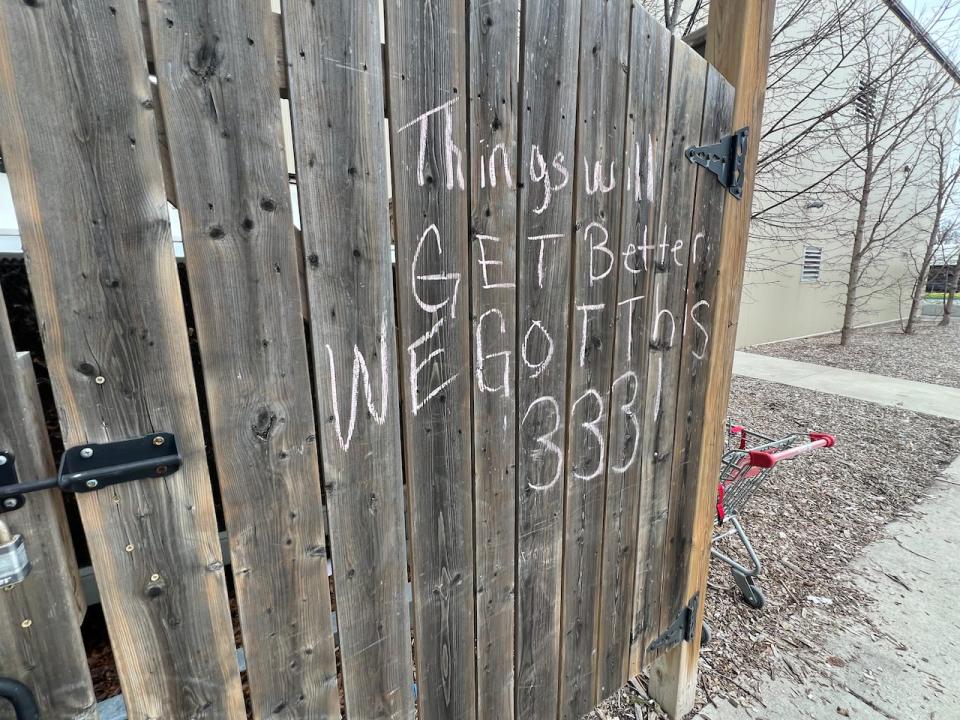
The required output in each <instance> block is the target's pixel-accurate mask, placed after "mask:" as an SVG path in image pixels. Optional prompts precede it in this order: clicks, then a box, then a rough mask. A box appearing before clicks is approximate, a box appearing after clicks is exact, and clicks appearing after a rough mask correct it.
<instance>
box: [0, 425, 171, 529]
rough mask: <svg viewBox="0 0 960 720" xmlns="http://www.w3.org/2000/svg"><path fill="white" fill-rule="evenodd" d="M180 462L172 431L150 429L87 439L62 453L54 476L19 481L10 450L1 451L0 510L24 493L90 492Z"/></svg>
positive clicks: (163, 472) (166, 471)
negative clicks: (111, 437)
mask: <svg viewBox="0 0 960 720" xmlns="http://www.w3.org/2000/svg"><path fill="white" fill-rule="evenodd" d="M182 464H183V458H181V457H180V451H179V450H178V448H177V439H176V437H174V435H173V433H167V432H160V433H150V434H149V435H144V436H143V437H139V438H133V439H130V440H118V441H117V442H110V443H88V444H86V445H79V446H77V447H72V448H70V449H69V450H67V451H66V452H65V453H64V454H63V458H62V460H61V461H60V472H59V473H58V475H57V477H55V478H46V479H44V480H37V481H35V482H29V483H21V482H19V478H18V477H17V470H16V458H15V457H14V456H13V453H10V452H6V451H3V452H0V513H5V512H10V511H11V510H18V509H19V508H21V507H23V504H24V502H26V497H25V495H26V494H27V493H31V492H38V491H40V490H51V489H53V488H59V489H60V490H61V491H63V492H77V493H84V492H93V491H96V490H102V489H104V488H107V487H110V486H111V485H119V484H120V483H126V482H130V481H132V480H143V479H145V478H158V477H166V476H167V475H172V474H173V473H175V472H176V471H177V470H179V469H180V466H181V465H182Z"/></svg>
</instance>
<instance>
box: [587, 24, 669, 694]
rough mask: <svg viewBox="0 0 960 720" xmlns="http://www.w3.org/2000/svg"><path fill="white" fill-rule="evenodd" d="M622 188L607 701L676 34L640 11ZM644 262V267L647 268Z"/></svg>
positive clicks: (602, 636) (626, 607)
mask: <svg viewBox="0 0 960 720" xmlns="http://www.w3.org/2000/svg"><path fill="white" fill-rule="evenodd" d="M631 37H632V40H631V50H630V78H629V82H630V86H629V98H628V101H627V107H628V114H627V139H626V143H625V148H624V163H625V166H624V172H625V173H629V174H630V182H629V183H627V184H624V185H623V186H622V189H623V210H622V212H621V229H620V232H621V239H620V257H621V258H622V260H621V266H620V276H619V282H618V295H617V319H616V329H615V334H616V337H615V351H614V358H613V379H612V382H611V390H610V438H611V440H610V449H609V452H608V464H607V497H606V507H605V517H604V539H603V555H602V559H601V564H602V571H601V572H602V576H601V581H600V588H601V596H600V610H599V625H600V629H599V633H598V640H597V652H598V656H599V657H598V661H597V662H598V668H597V696H598V698H605V697H608V696H609V695H610V694H611V693H613V692H614V691H615V690H616V689H617V688H619V687H620V686H621V685H623V683H624V682H625V681H626V680H627V679H628V677H629V676H630V675H631V674H636V673H635V672H634V673H631V672H630V639H631V636H632V632H631V630H632V627H633V621H634V620H633V618H634V586H635V581H636V575H637V573H636V562H637V551H638V547H637V539H638V531H639V530H640V529H641V527H642V526H641V525H640V523H639V521H640V509H641V508H640V490H641V482H642V477H641V471H642V462H641V443H642V439H643V423H644V417H645V413H644V405H643V401H644V397H645V393H646V383H647V358H648V355H649V352H648V349H649V343H648V342H647V339H646V338H647V334H648V332H649V329H648V322H647V305H648V303H647V297H648V296H649V295H650V286H651V282H652V279H653V272H652V271H651V270H650V267H649V257H648V255H647V253H648V251H646V250H644V247H645V246H646V245H647V241H648V238H649V236H650V234H651V232H652V229H653V228H656V226H657V217H658V213H659V198H660V189H661V187H660V186H661V179H662V169H663V158H664V133H665V126H666V111H667V107H666V105H667V104H666V103H665V102H664V101H663V98H664V97H666V92H667V86H668V80H669V68H670V34H669V33H668V32H667V30H666V29H665V28H664V27H663V26H662V25H661V24H660V23H659V22H657V20H656V19H655V18H653V17H652V16H651V15H650V14H649V13H647V12H646V11H644V10H643V9H642V8H634V11H633V17H632V31H631ZM644 258H647V264H646V265H645V263H644Z"/></svg>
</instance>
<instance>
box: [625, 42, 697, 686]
mask: <svg viewBox="0 0 960 720" xmlns="http://www.w3.org/2000/svg"><path fill="white" fill-rule="evenodd" d="M671 46H672V47H671V59H670V89H669V95H668V101H667V102H668V109H667V121H666V128H667V134H666V138H665V142H664V153H665V155H664V168H663V180H662V186H661V193H660V210H659V214H658V221H657V226H656V232H651V233H650V236H649V237H648V242H647V243H646V244H647V245H649V246H650V248H649V260H648V262H649V267H650V268H651V270H652V271H653V279H652V283H651V287H650V294H649V296H648V297H647V307H646V310H647V323H648V324H647V327H648V332H647V333H646V336H645V339H646V341H647V342H648V348H649V349H648V350H647V352H648V353H649V358H648V367H647V381H646V396H645V408H644V410H645V413H646V415H645V418H644V435H643V438H644V439H643V443H642V448H643V449H642V455H641V458H642V462H643V470H642V472H643V480H642V483H641V495H640V502H641V510H640V532H639V538H640V541H639V542H638V555H637V581H636V587H635V595H636V597H637V601H636V613H637V619H636V626H635V628H634V641H633V650H632V653H635V654H636V656H637V660H636V661H632V664H633V667H634V668H636V669H638V670H639V669H642V668H643V667H644V666H645V665H646V662H647V660H648V658H647V657H646V648H647V646H648V645H649V644H650V642H651V641H652V640H653V639H654V638H656V637H657V635H659V633H660V632H661V631H662V627H661V625H662V624H661V607H660V606H661V603H662V598H661V596H660V589H661V577H662V574H663V570H664V568H663V560H664V554H663V544H664V542H665V538H666V532H667V521H668V517H669V503H670V478H671V476H672V472H673V466H674V464H675V463H676V462H678V459H677V457H676V456H675V454H674V452H673V437H674V427H675V421H676V407H677V406H676V402H677V392H678V385H679V382H680V380H679V376H680V358H681V349H682V348H681V345H682V336H683V327H684V316H685V313H686V278H687V260H688V257H689V253H690V229H691V223H692V221H693V207H694V193H695V191H696V178H697V173H696V167H695V166H693V165H692V164H691V163H690V161H689V160H687V157H686V150H687V148H688V147H690V146H691V145H695V144H697V141H698V140H699V138H700V125H701V120H702V117H703V93H704V88H705V85H706V63H705V62H704V60H703V58H701V57H700V56H699V55H697V54H696V53H695V52H694V51H693V50H691V49H690V47H688V46H687V45H685V44H684V43H683V42H682V41H680V40H678V39H676V38H673V39H672V43H671Z"/></svg>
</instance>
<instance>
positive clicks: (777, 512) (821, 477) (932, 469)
mask: <svg viewBox="0 0 960 720" xmlns="http://www.w3.org/2000/svg"><path fill="white" fill-rule="evenodd" d="M958 325H960V323H958ZM730 417H731V418H732V419H734V420H736V421H737V422H739V423H742V424H743V425H745V426H746V427H747V428H750V429H755V430H757V431H759V432H763V433H765V434H778V433H780V434H784V435H786V434H789V433H791V432H797V431H800V432H806V431H816V430H819V431H825V432H832V433H834V434H835V435H836V436H837V446H836V447H835V448H833V449H829V450H822V451H820V452H818V453H814V454H812V455H807V456H803V457H801V458H797V459H795V460H792V461H789V462H785V463H783V464H782V465H779V466H778V467H777V468H775V470H774V471H773V472H771V473H770V475H769V476H768V482H767V484H766V485H765V486H764V487H763V489H762V490H761V491H760V492H759V493H758V494H757V495H756V496H755V497H754V498H753V499H752V501H751V502H750V503H749V504H748V506H747V508H746V509H745V510H744V512H743V513H742V514H741V521H742V523H743V525H744V528H745V530H746V531H747V534H748V535H749V536H750V538H751V541H752V542H753V544H754V547H755V548H756V550H757V552H758V554H759V555H760V558H761V560H762V561H763V563H764V569H763V573H762V575H761V577H760V579H759V585H760V587H761V588H762V590H763V592H764V594H765V596H766V606H765V607H764V608H763V609H762V610H753V609H751V608H749V607H748V606H747V605H745V604H744V603H743V602H742V601H741V600H740V599H739V595H738V593H737V591H736V589H735V586H734V584H733V581H732V579H731V577H730V573H729V570H728V569H727V568H726V566H724V565H722V564H720V563H716V562H715V563H712V565H711V570H710V585H709V587H708V591H707V600H706V603H707V604H706V618H707V621H708V622H709V623H710V625H711V628H712V630H713V641H712V642H711V644H710V645H709V646H707V647H705V648H704V651H703V655H702V659H701V665H700V670H701V672H700V687H699V689H698V697H697V707H698V708H700V707H703V706H705V705H709V704H710V703H711V702H712V701H713V700H715V699H718V698H726V699H727V700H728V701H731V702H733V703H735V704H738V705H750V706H755V707H761V706H762V702H763V700H762V695H761V692H760V684H761V682H762V681H763V680H764V679H766V678H775V677H777V676H783V675H787V676H795V677H796V676H798V675H800V674H802V673H803V672H804V669H803V667H802V666H800V667H798V664H797V662H796V661H795V660H791V657H793V658H796V657H798V656H800V657H805V656H812V655H817V653H820V648H821V647H822V645H823V644H824V643H823V640H822V639H823V638H825V637H827V636H829V635H830V634H831V633H833V632H834V631H835V630H836V629H837V628H839V627H840V626H841V625H844V624H846V623H847V622H849V621H850V620H851V619H856V620H858V621H860V622H869V621H868V619H867V618H866V616H865V609H866V607H867V606H868V605H869V603H870V598H869V597H868V596H867V595H865V594H864V593H863V592H862V591H860V590H859V589H858V588H857V587H856V585H855V584H854V581H853V579H852V577H851V576H850V573H849V571H848V566H849V563H850V561H851V560H852V559H853V558H854V557H855V556H856V555H858V554H859V553H860V551H861V550H862V549H863V548H864V547H865V546H867V545H868V544H870V543H871V542H873V541H874V540H876V539H878V538H879V537H880V536H881V535H882V534H883V532H884V527H885V526H886V525H887V524H888V523H889V522H891V521H893V520H896V519H902V518H909V517H910V516H911V515H912V514H913V512H914V511H913V510H912V508H913V507H914V506H915V504H916V503H917V501H918V500H920V499H922V497H923V496H924V493H925V490H926V488H927V487H928V486H929V484H930V482H931V481H932V480H933V479H934V478H935V477H936V476H937V475H938V474H939V472H940V470H942V469H943V468H944V467H945V466H946V465H948V464H949V463H950V462H951V461H952V460H953V459H954V458H955V457H956V456H957V455H958V454H960V423H957V422H954V421H949V420H944V419H940V418H934V417H930V416H926V415H921V414H918V413H913V412H908V411H904V410H900V409H897V408H890V407H884V406H880V405H874V404H871V403H865V402H860V401H855V400H850V399H847V398H841V397H836V396H833V395H825V394H821V393H817V392H813V391H810V390H802V389H797V388H792V387H788V386H785V385H778V384H774V383H768V382H764V381H761V380H753V379H749V378H741V377H735V378H734V382H733V389H732V392H731V399H730ZM730 547H732V546H730ZM817 660H818V661H819V662H821V663H822V662H824V661H826V662H830V658H826V657H823V656H822V653H820V655H818V656H817ZM587 717H588V718H590V719H591V720H648V719H653V718H660V717H665V716H664V715H662V714H661V713H660V712H659V709H658V708H657V707H656V706H655V705H654V704H653V703H652V702H651V701H649V700H648V699H647V697H646V690H645V686H644V683H643V680H642V678H641V679H639V680H638V681H635V682H634V683H631V684H630V685H627V686H626V687H625V688H623V689H621V690H620V691H619V692H618V693H617V694H616V695H615V696H614V697H613V698H611V699H609V700H608V701H606V702H605V703H604V704H602V705H601V706H600V707H599V708H598V709H596V710H594V711H593V712H592V713H590V714H589V715H588V716H587Z"/></svg>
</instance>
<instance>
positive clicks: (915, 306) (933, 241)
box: [903, 207, 941, 335]
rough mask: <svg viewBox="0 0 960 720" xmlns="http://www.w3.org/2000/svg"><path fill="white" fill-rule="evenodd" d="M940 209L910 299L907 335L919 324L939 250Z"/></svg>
mask: <svg viewBox="0 0 960 720" xmlns="http://www.w3.org/2000/svg"><path fill="white" fill-rule="evenodd" d="M940 213H941V211H940V208H939V207H938V208H937V214H936V217H934V219H933V229H932V230H931V231H930V238H929V239H928V240H927V247H926V249H925V250H924V253H923V262H922V263H921V265H920V275H919V277H917V282H916V284H915V285H914V286H913V297H912V298H910V314H909V315H908V316H907V325H906V327H905V328H904V329H903V332H904V333H905V334H907V335H913V333H914V330H915V328H914V325H915V324H916V322H917V316H918V315H919V314H920V305H921V303H922V302H923V296H924V295H926V293H927V275H928V274H929V273H930V263H932V262H933V254H934V252H936V249H937V241H938V239H939V237H940Z"/></svg>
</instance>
